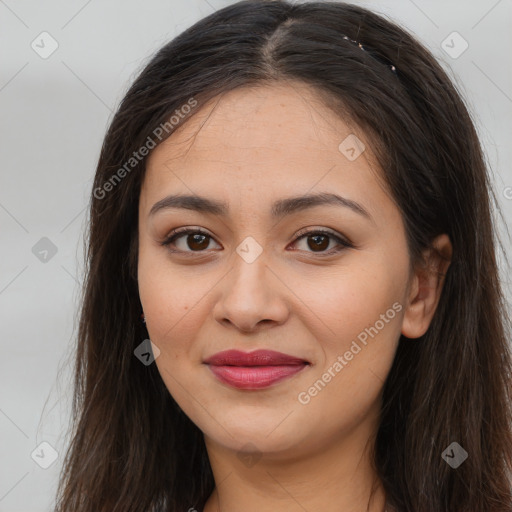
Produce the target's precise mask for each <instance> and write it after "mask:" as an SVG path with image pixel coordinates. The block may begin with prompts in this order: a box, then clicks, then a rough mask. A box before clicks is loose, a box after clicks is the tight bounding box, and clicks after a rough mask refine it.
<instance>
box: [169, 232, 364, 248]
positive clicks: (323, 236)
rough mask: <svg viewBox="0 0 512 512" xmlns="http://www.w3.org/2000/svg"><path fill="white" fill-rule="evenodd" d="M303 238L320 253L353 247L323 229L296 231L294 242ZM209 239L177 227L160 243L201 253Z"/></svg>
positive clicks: (210, 237) (308, 245) (198, 233)
mask: <svg viewBox="0 0 512 512" xmlns="http://www.w3.org/2000/svg"><path fill="white" fill-rule="evenodd" d="M182 238H183V239H184V240H183V243H182V246H181V247H179V243H176V241H179V240H180V239H182ZM303 239H306V240H307V243H306V246H307V248H309V249H311V251H310V252H314V253H319V254H321V255H330V254H334V253H338V252H340V251H342V250H343V249H346V248H353V247H354V245H353V244H352V243H351V242H350V241H348V240H347V239H344V238H342V237H341V236H339V235H337V234H336V233H333V232H331V231H327V230H325V229H317V230H309V231H307V230H306V231H304V230H303V231H301V232H299V233H297V238H296V239H295V242H294V243H297V242H298V241H302V240H303ZM211 240H213V238H212V236H211V235H210V234H208V233H207V232H206V231H203V230H202V229H200V228H178V229H175V230H173V231H172V232H171V234H170V235H169V236H168V237H167V238H166V239H165V240H164V241H163V242H161V245H163V246H168V247H169V246H174V247H176V249H170V250H171V252H173V253H177V252H182V253H191V252H192V253H194V252H196V253H201V252H204V251H205V250H206V249H207V248H208V246H209V244H210V241H211ZM331 240H333V241H334V242H335V247H334V248H331V249H330V250H328V251H326V249H327V248H328V247H329V245H330V241H331ZM187 249H190V250H187ZM306 252H307V250H306Z"/></svg>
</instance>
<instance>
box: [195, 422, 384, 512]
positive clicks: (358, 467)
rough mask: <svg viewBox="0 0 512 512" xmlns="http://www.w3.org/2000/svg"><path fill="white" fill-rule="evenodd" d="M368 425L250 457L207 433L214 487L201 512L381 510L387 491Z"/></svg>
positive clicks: (382, 509)
mask: <svg viewBox="0 0 512 512" xmlns="http://www.w3.org/2000/svg"><path fill="white" fill-rule="evenodd" d="M370 427H371V426H370V425H369V426H368V430H367V429H356V430H355V431H353V432H352V433H350V434H349V435H347V434H346V433H344V435H343V438H341V435H340V438H339V439H334V440H333V439H330V440H325V439H323V440H318V439H315V440H308V442H306V440H305V441H304V443H303V445H306V444H308V445H309V450H308V451H306V450H304V449H302V448H297V449H294V450H293V453H289V452H287V453H278V454H277V453H263V454H261V455H260V454H258V456H256V457H255V458H253V459H251V458H250V457H243V456H241V454H240V453H238V454H237V452H234V451H233V450H230V449H228V448H226V447H224V446H221V445H219V444H217V443H216V442H215V441H213V440H212V439H211V438H208V437H207V436H206V435H205V443H206V448H207V451H208V456H209V459H210V464H211V467H212V471H213V475H214V478H215V482H216V487H215V490H214V492H213V493H212V495H211V496H210V497H209V499H208V500H207V502H206V504H205V507H204V509H203V510H204V512H237V511H240V510H244V512H274V511H275V510H276V508H277V509H278V510H286V511H290V512H292V511H293V512H295V511H297V512H304V510H322V512H339V511H340V510H343V511H344V512H362V511H364V512H384V510H385V492H384V489H383V487H382V483H381V481H380V479H379V478H378V476H377V475H376V473H375V471H374V469H373V465H372V463H371V452H372V450H373V443H371V442H369V441H368V439H373V437H372V436H371V431H373V432H375V430H374V429H373V428H370ZM373 427H375V425H373Z"/></svg>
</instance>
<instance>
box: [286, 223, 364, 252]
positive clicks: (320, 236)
mask: <svg viewBox="0 0 512 512" xmlns="http://www.w3.org/2000/svg"><path fill="white" fill-rule="evenodd" d="M303 239H304V240H305V241H306V247H307V248H309V249H311V251H312V252H315V253H320V254H321V255H331V254H335V253H338V252H340V251H342V250H343V249H347V248H353V247H354V245H353V244H352V243H351V242H350V241H349V240H347V239H345V238H342V237H341V236H339V235H338V234H336V233H333V232H331V231H327V230H325V229H316V230H309V231H304V230H303V231H300V232H299V233H297V239H296V240H297V241H302V240H303ZM330 240H334V241H335V242H336V244H337V245H336V244H335V247H334V248H331V249H330V250H329V251H326V250H325V249H327V248H328V247H329V245H330ZM295 243H297V242H295Z"/></svg>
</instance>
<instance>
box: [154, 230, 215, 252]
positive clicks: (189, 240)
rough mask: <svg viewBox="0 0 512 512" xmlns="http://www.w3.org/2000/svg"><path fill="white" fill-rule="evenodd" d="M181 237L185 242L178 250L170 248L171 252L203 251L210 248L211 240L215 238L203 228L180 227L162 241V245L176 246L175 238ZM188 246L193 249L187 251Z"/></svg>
mask: <svg viewBox="0 0 512 512" xmlns="http://www.w3.org/2000/svg"><path fill="white" fill-rule="evenodd" d="M180 238H184V239H185V243H184V244H182V247H181V248H180V247H178V248H177V250H174V249H170V250H171V252H202V251H204V250H205V249H207V248H208V245H209V243H210V240H213V238H212V237H211V236H210V235H209V234H208V233H207V232H206V231H203V230H202V229H199V228H178V229H175V230H174V231H172V232H171V234H170V235H169V236H168V237H167V238H166V239H165V240H164V241H163V242H161V245H165V246H171V245H173V246H174V245H176V244H175V240H179V239H180ZM183 246H184V247H183ZM187 247H188V248H189V249H191V250H190V251H187V250H186V248H187Z"/></svg>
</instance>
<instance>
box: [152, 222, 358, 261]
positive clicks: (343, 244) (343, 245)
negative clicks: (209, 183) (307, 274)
mask: <svg viewBox="0 0 512 512" xmlns="http://www.w3.org/2000/svg"><path fill="white" fill-rule="evenodd" d="M190 234H199V235H204V236H206V237H208V238H211V239H213V237H212V236H211V235H210V234H209V233H207V232H206V231H203V230H202V229H200V228H178V229H175V230H173V231H172V232H171V233H170V235H169V236H168V237H167V238H166V239H165V240H163V241H162V242H160V245H162V246H169V245H171V244H172V243H173V242H174V241H175V240H176V239H177V238H179V237H180V236H183V235H190ZM311 235H325V236H328V237H330V238H332V239H333V240H335V241H336V242H337V243H338V244H339V246H338V247H337V248H334V249H330V250H329V251H325V252H318V253H315V252H313V251H311V253H312V254H318V255H319V256H320V257H322V256H331V255H333V254H337V253H339V252H341V251H343V250H344V249H349V248H354V247H355V246H354V245H353V244H352V243H351V242H349V241H348V240H345V239H343V238H341V237H339V236H337V235H336V234H335V233H332V232H331V231H326V230H323V229H313V230H309V231H307V230H306V231H305V230H302V231H299V232H298V233H297V234H296V238H295V240H294V242H297V241H298V240H301V239H302V238H305V237H307V236H311ZM171 252H173V253H182V254H187V255H189V254H190V253H192V254H190V257H193V255H194V254H197V255H199V254H201V253H204V252H206V251H182V250H180V249H178V250H171ZM308 252H309V251H308ZM187 257H188V256H187Z"/></svg>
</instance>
